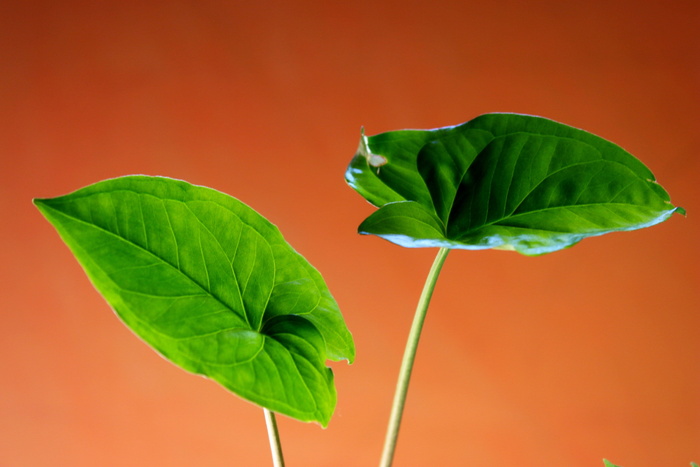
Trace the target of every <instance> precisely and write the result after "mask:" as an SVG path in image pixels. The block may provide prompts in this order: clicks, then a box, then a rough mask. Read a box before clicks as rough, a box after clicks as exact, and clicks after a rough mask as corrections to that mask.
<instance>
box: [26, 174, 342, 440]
mask: <svg viewBox="0 0 700 467" xmlns="http://www.w3.org/2000/svg"><path fill="white" fill-rule="evenodd" d="M35 204H36V205H37V207H38V208H39V209H40V210H41V212H42V213H43V214H44V216H46V218H47V219H48V220H49V221H50V222H51V223H52V224H53V225H54V227H55V228H56V229H57V231H58V233H59V234H60V235H61V237H62V238H63V240H64V241H65V243H66V244H67V245H68V246H69V247H70V249H71V250H72V252H73V253H74V254H75V256H76V257H77V259H78V261H79V262H80V264H81V265H82V266H83V268H84V269H85V271H86V273H87V275H88V276H89V277H90V279H91V281H92V283H93V284H94V286H95V287H96V288H97V289H98V291H99V292H100V293H101V294H102V295H103V296H104V297H105V298H106V300H107V301H108V302H109V304H110V305H111V306H112V307H113V308H114V310H115V311H116V313H117V314H118V315H119V317H120V318H121V319H122V320H123V321H124V323H125V324H126V325H127V326H128V327H130V328H131V329H132V330H133V331H134V332H135V333H136V334H137V335H138V336H140V337H141V338H142V339H143V340H144V341H146V342H147V343H148V344H150V345H151V346H152V347H153V348H154V349H156V350H157V351H158V352H159V353H161V354H162V355H163V356H165V357H166V358H168V359H169V360H171V361H172V362H173V363H175V364H177V365H179V366H180V367H182V368H184V369H185V370H188V371H191V372H193V373H197V374H201V375H205V376H207V377H209V378H212V379H214V380H216V381H217V382H219V383H220V384H221V385H223V386H224V387H226V388H228V389H229V390H231V391H232V392H234V393H235V394H237V395H239V396H241V397H243V398H244V399H247V400H249V401H251V402H254V403H256V404H258V405H260V406H263V407H266V408H268V409H270V410H272V411H275V412H279V413H282V414H286V415H288V416H290V417H293V418H296V419H298V420H302V421H316V422H319V423H321V424H322V425H324V426H326V425H327V424H328V421H329V419H330V417H331V415H332V413H333V410H334V408H335V403H336V392H335V386H334V383H333V374H332V372H331V370H330V369H329V368H327V367H326V366H325V362H326V360H327V359H332V360H340V359H347V360H349V361H352V360H353V358H354V352H355V351H354V345H353V341H352V337H351V335H350V333H349V331H348V330H347V328H346V326H345V323H344V321H343V318H342V316H341V314H340V311H339V310H338V306H337V304H336V302H335V300H334V299H333V297H332V296H331V294H330V292H329V291H328V288H327V287H326V285H325V282H324V281H323V278H322V277H321V275H320V274H319V273H318V272H317V271H316V270H315V269H314V268H313V267H312V266H311V265H310V264H309V263H308V262H307V261H306V260H305V259H304V258H303V257H301V256H300V255H299V254H298V253H296V252H295V251H294V250H293V249H292V247H291V246H290V245H289V244H288V243H287V242H286V241H285V240H284V239H283V237H282V235H281V234H280V232H279V230H278V229H277V228H276V227H275V226H274V225H272V224H271V223H270V222H268V221H267V220H265V219H264V218H263V217H262V216H260V215H259V214H258V213H256V212H255V211H254V210H253V209H251V208H249V207H248V206H246V205H245V204H243V203H242V202H240V201H238V200H236V199H234V198H232V197H230V196H228V195H225V194H223V193H220V192H218V191H215V190H212V189H209V188H205V187H199V186H194V185H190V184H189V183H186V182H182V181H178V180H173V179H168V178H161V177H145V176H130V177H122V178H117V179H112V180H106V181H102V182H99V183H96V184H94V185H91V186H88V187H86V188H83V189H81V190H78V191H76V192H74V193H72V194H69V195H66V196H62V197H58V198H52V199H40V200H35Z"/></svg>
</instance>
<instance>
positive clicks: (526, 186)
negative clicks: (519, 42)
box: [345, 114, 684, 255]
mask: <svg viewBox="0 0 700 467" xmlns="http://www.w3.org/2000/svg"><path fill="white" fill-rule="evenodd" d="M345 178H346V181H347V182H348V183H349V184H350V186H352V187H353V188H354V189H355V190H356V191H357V192H358V193H360V194H361V195H362V196H363V197H364V198H365V199H367V200H368V201H369V202H370V203H372V204H373V205H375V206H377V207H379V209H378V210H377V211H375V212H374V213H373V214H372V215H370V216H369V217H368V218H367V219H366V220H365V221H364V222H363V223H362V224H361V225H360V227H359V231H360V233H363V234H373V235H378V236H380V237H382V238H385V239H387V240H389V241H392V242H394V243H397V244H399V245H401V246H404V247H447V248H462V249H485V248H499V249H512V250H516V251H518V252H520V253H523V254H526V255H539V254H543V253H549V252H552V251H556V250H560V249H562V248H567V247H570V246H572V245H574V244H576V243H577V242H579V241H580V240H582V239H583V238H585V237H589V236H595V235H601V234H605V233H609V232H614V231H624V230H634V229H640V228H643V227H649V226H651V225H654V224H657V223H659V222H662V221H664V220H666V219H667V218H668V217H670V216H671V214H673V213H674V212H676V211H678V212H681V213H683V212H684V211H683V210H682V208H676V207H674V206H672V205H671V203H670V198H669V195H668V193H666V191H665V190H664V189H663V188H662V187H661V186H660V185H658V184H657V183H656V182H655V180H654V176H653V174H652V173H651V171H650V170H649V169H648V168H647V167H646V166H644V164H642V163H641V162H640V161H639V160H638V159H636V158H635V157H634V156H632V155H631V154H629V153H628V152H626V151H625V150H624V149H622V148H620V147H619V146H617V145H615V144H613V143H611V142H609V141H606V140H605V139H603V138H600V137H598V136H595V135H593V134H591V133H588V132H585V131H583V130H579V129H576V128H573V127H570V126H567V125H564V124H561V123H557V122H555V121H552V120H548V119H545V118H541V117H533V116H527V115H519V114H486V115H482V116H480V117H477V118H475V119H473V120H471V121H469V122H467V123H464V124H462V125H458V126H452V127H445V128H438V129H434V130H400V131H391V132H386V133H381V134H378V135H375V136H371V137H365V136H364V134H363V135H362V138H361V140H360V146H359V148H358V150H357V153H356V155H355V157H354V158H353V159H352V161H351V163H350V166H349V167H348V169H347V172H346V175H345Z"/></svg>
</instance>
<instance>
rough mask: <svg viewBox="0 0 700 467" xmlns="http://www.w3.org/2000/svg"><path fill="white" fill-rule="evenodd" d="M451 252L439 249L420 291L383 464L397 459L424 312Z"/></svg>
mask: <svg viewBox="0 0 700 467" xmlns="http://www.w3.org/2000/svg"><path fill="white" fill-rule="evenodd" d="M449 251H450V250H449V249H447V248H440V249H439V250H438V254H437V256H436V257H435V261H434V262H433V266H432V267H431V268H430V272H429V273H428V278H427V279H426V281H425V285H424V286H423V292H422V293H421V296H420V300H418V306H417V307H416V314H415V315H414V317H413V324H412V325H411V331H410V333H409V334H408V341H407V342H406V349H405V350H404V354H403V360H402V362H401V370H400V372H399V381H398V382H397V384H396V392H395V393H394V403H393V405H392V407H391V417H390V418H389V427H388V428H387V432H386V439H385V441H384V452H383V453H382V461H381V463H380V466H381V467H390V466H391V463H392V462H393V460H394V451H395V450H396V441H397V439H398V436H399V427H400V426H401V417H402V415H403V408H404V406H405V405H406V393H407V392H408V382H409V381H410V379H411V370H413V362H414V361H415V359H416V350H417V349H418V341H419V340H420V333H421V330H422V329H423V323H424V322H425V315H426V314H427V312H428V305H429V304H430V298H431V297H432V295H433V290H434V289H435V283H436V282H437V278H438V276H439V275H440V269H442V265H443V263H444V262H445V258H447V253H449Z"/></svg>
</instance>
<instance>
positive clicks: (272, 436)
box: [263, 409, 284, 467]
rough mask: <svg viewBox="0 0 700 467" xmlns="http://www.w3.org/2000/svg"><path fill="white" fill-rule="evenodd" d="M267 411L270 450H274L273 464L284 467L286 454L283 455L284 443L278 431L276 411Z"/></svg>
mask: <svg viewBox="0 0 700 467" xmlns="http://www.w3.org/2000/svg"><path fill="white" fill-rule="evenodd" d="M263 410H264V411H265V423H266V425H267V437H268V439H269V440H270V451H271V452H272V465H273V466H274V467H284V456H282V443H281V442H280V434H279V432H278V431H277V420H276V419H275V414H274V412H272V411H270V410H267V409H263Z"/></svg>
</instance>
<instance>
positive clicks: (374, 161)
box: [357, 128, 389, 173]
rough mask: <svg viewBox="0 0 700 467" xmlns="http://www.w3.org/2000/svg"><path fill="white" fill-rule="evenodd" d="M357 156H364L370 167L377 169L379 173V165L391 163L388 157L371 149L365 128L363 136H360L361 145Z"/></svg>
mask: <svg viewBox="0 0 700 467" xmlns="http://www.w3.org/2000/svg"><path fill="white" fill-rule="evenodd" d="M357 156H360V157H364V158H365V159H366V160H367V163H368V164H369V165H370V167H374V168H376V169H377V173H379V167H381V166H383V165H386V164H388V163H389V161H388V160H387V158H386V157H384V156H382V155H381V154H374V153H372V152H371V151H370V149H369V144H368V141H367V136H365V129H364V128H362V137H361V138H360V145H359V147H358V148H357Z"/></svg>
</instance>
